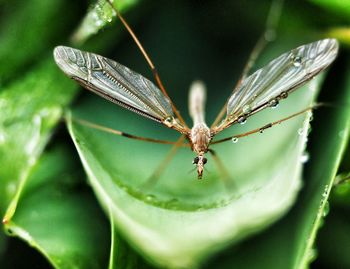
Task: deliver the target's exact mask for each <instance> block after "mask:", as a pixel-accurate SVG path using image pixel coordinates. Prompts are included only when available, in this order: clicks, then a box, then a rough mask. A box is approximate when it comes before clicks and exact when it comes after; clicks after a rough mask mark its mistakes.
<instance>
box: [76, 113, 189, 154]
mask: <svg viewBox="0 0 350 269" xmlns="http://www.w3.org/2000/svg"><path fill="white" fill-rule="evenodd" d="M72 121H75V122H77V123H79V124H81V125H84V126H87V127H90V128H93V129H96V130H100V131H102V132H106V133H111V134H115V135H120V136H124V137H127V138H131V139H136V140H141V141H146V142H153V143H158V144H170V145H176V143H177V142H174V141H168V140H161V139H154V138H148V137H142V136H137V135H132V134H129V133H124V132H122V131H118V130H115V129H112V128H109V127H105V126H102V125H99V124H96V123H92V122H90V121H87V120H83V119H77V118H72ZM181 146H183V147H187V146H189V144H182V145H181Z"/></svg>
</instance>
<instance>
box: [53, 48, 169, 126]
mask: <svg viewBox="0 0 350 269" xmlns="http://www.w3.org/2000/svg"><path fill="white" fill-rule="evenodd" d="M54 58H55V61H56V63H57V65H58V66H59V67H60V68H61V69H62V71H63V72H64V73H65V74H66V75H68V76H69V77H71V78H72V79H74V80H76V81H77V82H79V83H80V84H81V85H82V86H83V87H85V88H87V89H88V90H91V91H93V92H94V93H96V94H98V95H100V96H102V97H103V98H105V99H107V100H109V101H112V102H114V103H116V104H118V105H120V106H122V107H125V108H127V109H129V110H131V111H133V112H135V113H138V114H141V115H142V116H145V117H147V118H150V119H153V120H155V121H158V122H162V123H164V121H165V120H166V119H167V118H169V117H170V118H173V115H174V112H173V110H172V108H171V103H170V100H169V98H167V97H166V96H165V95H164V94H163V93H162V92H161V91H160V90H159V89H158V88H157V87H156V86H155V85H154V84H153V83H152V82H151V81H149V80H148V79H146V78H145V77H143V76H142V75H140V74H138V73H136V72H134V71H132V70H130V69H129V68H127V67H125V66H123V65H121V64H119V63H117V62H115V61H113V60H110V59H108V58H105V57H103V56H100V55H97V54H94V53H90V52H85V51H81V50H78V49H73V48H70V47H64V46H59V47H56V48H55V50H54Z"/></svg>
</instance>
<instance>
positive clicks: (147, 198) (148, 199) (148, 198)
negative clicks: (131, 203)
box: [146, 194, 156, 202]
mask: <svg viewBox="0 0 350 269" xmlns="http://www.w3.org/2000/svg"><path fill="white" fill-rule="evenodd" d="M155 198H156V197H155V196H154V195H153V194H148V195H147V196H146V201H147V202H152V201H154V199H155Z"/></svg>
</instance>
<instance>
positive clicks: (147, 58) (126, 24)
mask: <svg viewBox="0 0 350 269" xmlns="http://www.w3.org/2000/svg"><path fill="white" fill-rule="evenodd" d="M106 2H107V3H108V4H109V5H110V6H111V8H112V10H113V11H114V12H115V14H116V15H117V17H118V18H119V20H120V21H121V22H122V24H123V25H124V27H125V28H126V30H127V31H128V32H129V34H130V35H131V37H132V39H133V40H134V41H135V43H136V45H137V47H138V48H139V50H140V51H141V53H142V55H143V56H144V57H145V59H146V61H147V63H148V65H149V66H150V68H151V70H152V73H153V76H154V78H155V80H156V82H157V84H158V86H159V88H160V89H161V91H162V92H163V93H164V95H165V96H166V97H168V98H169V100H170V103H171V107H172V109H173V111H174V113H175V115H176V117H177V118H178V119H179V121H180V122H181V124H182V125H183V126H185V127H187V128H188V126H187V125H186V123H185V121H184V119H183V118H182V116H181V115H180V113H179V111H178V110H177V108H176V107H175V105H174V103H173V102H172V101H171V99H170V97H169V95H168V93H167V91H166V90H165V87H164V84H163V82H162V80H161V79H160V76H159V73H158V71H157V69H156V67H155V65H154V64H153V62H152V60H151V58H150V57H149V56H148V54H147V52H146V51H145V49H144V48H143V46H142V44H141V42H140V40H139V39H138V38H137V36H136V35H135V33H134V31H133V30H132V29H131V27H130V26H129V24H128V23H127V22H126V20H125V19H124V18H123V16H122V15H121V14H120V13H119V11H118V10H117V9H116V7H115V6H114V4H113V2H112V0H106Z"/></svg>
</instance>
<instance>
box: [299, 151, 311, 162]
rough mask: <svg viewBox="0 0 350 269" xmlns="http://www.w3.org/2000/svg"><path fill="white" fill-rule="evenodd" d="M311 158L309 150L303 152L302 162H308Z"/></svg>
mask: <svg viewBox="0 0 350 269" xmlns="http://www.w3.org/2000/svg"><path fill="white" fill-rule="evenodd" d="M309 159H310V154H309V153H308V152H307V151H304V152H303V154H302V155H301V157H300V162H301V163H306V162H308V161H309Z"/></svg>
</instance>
